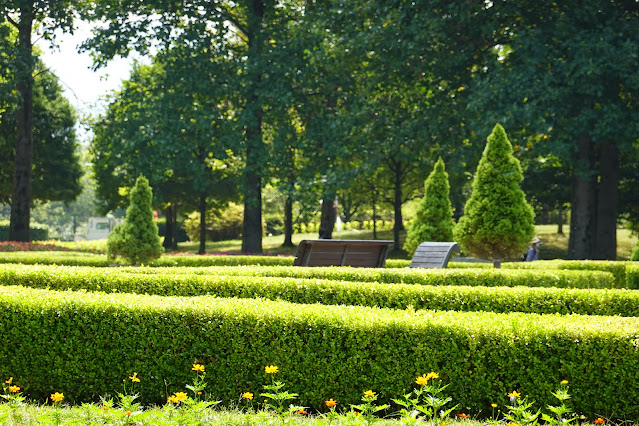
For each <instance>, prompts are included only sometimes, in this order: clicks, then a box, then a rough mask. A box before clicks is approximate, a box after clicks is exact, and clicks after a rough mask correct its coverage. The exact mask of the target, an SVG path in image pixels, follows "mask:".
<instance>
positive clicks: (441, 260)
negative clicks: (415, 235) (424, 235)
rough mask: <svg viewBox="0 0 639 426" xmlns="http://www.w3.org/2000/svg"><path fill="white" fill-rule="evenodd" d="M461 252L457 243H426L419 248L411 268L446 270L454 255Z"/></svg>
mask: <svg viewBox="0 0 639 426" xmlns="http://www.w3.org/2000/svg"><path fill="white" fill-rule="evenodd" d="M453 251H454V252H456V253H459V252H460V249H459V246H458V245H457V243H452V242H451V243H432V242H425V243H421V244H420V245H419V246H417V250H415V254H414V255H413V260H412V261H411V263H410V267H411V268H445V267H446V265H448V261H449V260H450V257H451V256H452V254H453Z"/></svg>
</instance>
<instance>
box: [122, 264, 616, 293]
mask: <svg viewBox="0 0 639 426" xmlns="http://www.w3.org/2000/svg"><path fill="white" fill-rule="evenodd" d="M127 270H128V271H130V272H136V273H156V272H158V270H157V269H154V268H150V269H145V268H134V269H127ZM171 273H172V274H200V275H211V274H212V275H245V276H264V277H289V278H308V279H310V278H313V279H324V280H339V281H356V282H378V283H388V284H391V283H393V284H422V285H436V286H440V285H465V286H486V287H514V286H526V287H560V288H613V287H614V278H613V276H612V275H611V274H610V273H608V272H596V271H559V270H554V271H553V270H543V271H527V270H517V271H515V270H500V269H421V268H414V269H408V268H407V269H384V268H380V269H376V268H348V267H346V268H345V267H332V268H303V267H297V266H290V267H285V266H277V267H269V266H242V267H207V268H171Z"/></svg>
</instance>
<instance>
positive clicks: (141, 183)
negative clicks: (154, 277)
mask: <svg viewBox="0 0 639 426" xmlns="http://www.w3.org/2000/svg"><path fill="white" fill-rule="evenodd" d="M152 199H153V192H152V191H151V187H150V186H149V181H148V180H147V179H146V178H145V177H144V176H140V177H138V178H137V180H136V181H135V186H134V187H133V189H132V190H131V195H130V204H129V207H128V208H127V209H126V217H125V218H124V222H123V223H120V224H118V225H116V227H115V228H114V229H113V231H112V232H111V234H109V238H108V240H107V252H108V256H109V257H110V258H112V259H114V258H116V257H118V256H121V257H123V258H125V259H126V260H127V261H129V262H131V263H133V264H134V265H137V264H140V263H144V264H147V263H149V262H150V261H152V260H154V259H157V258H159V257H160V255H161V254H162V252H163V251H164V249H163V248H162V244H161V243H160V237H159V236H158V226H157V225H156V224H155V222H153V207H152V205H151V201H152Z"/></svg>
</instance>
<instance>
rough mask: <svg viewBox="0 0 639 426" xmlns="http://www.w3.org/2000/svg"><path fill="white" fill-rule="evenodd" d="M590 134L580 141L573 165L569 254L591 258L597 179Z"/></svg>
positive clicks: (581, 257)
mask: <svg viewBox="0 0 639 426" xmlns="http://www.w3.org/2000/svg"><path fill="white" fill-rule="evenodd" d="M592 163H593V161H592V146H591V141H590V138H588V137H582V138H581V139H579V141H578V142H577V152H576V161H575V165H574V167H573V178H572V180H573V184H572V204H571V210H570V240H569V242H568V258H570V259H590V258H592V251H593V246H594V241H595V232H594V231H595V218H594V215H595V179H594V177H593V171H592Z"/></svg>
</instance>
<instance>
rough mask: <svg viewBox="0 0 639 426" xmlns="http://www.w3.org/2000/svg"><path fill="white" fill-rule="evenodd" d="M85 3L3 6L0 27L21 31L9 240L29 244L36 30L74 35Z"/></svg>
mask: <svg viewBox="0 0 639 426" xmlns="http://www.w3.org/2000/svg"><path fill="white" fill-rule="evenodd" d="M82 3H83V2H82V1H80V2H78V1H71V0H6V1H3V2H2V4H0V24H4V23H6V22H8V23H9V24H11V25H13V26H14V27H15V28H16V29H17V31H18V42H17V46H16V61H15V74H14V77H15V87H16V89H17V91H18V94H19V97H18V108H17V115H16V147H15V160H14V169H13V170H14V171H13V191H12V196H11V224H10V227H9V239H10V240H14V241H28V240H29V222H30V218H31V201H32V189H31V179H32V168H33V137H34V135H33V126H34V119H33V73H34V69H35V58H34V54H33V39H32V35H33V31H34V26H36V25H37V26H38V30H39V31H42V32H43V34H44V35H45V36H46V37H52V35H53V32H54V31H55V30H56V29H62V30H64V31H71V30H72V29H73V18H74V16H75V11H76V10H78V9H79V8H81V7H82Z"/></svg>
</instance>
